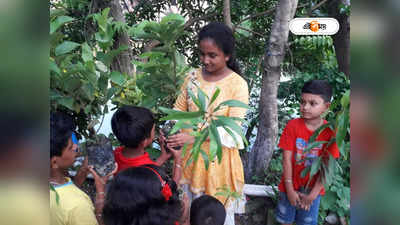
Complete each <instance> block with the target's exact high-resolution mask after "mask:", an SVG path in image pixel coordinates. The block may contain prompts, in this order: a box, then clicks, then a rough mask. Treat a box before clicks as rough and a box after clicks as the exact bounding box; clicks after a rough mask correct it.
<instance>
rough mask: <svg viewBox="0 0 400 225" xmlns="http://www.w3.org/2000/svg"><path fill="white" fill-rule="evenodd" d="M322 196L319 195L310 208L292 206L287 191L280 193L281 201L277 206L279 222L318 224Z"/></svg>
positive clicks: (306, 224)
mask: <svg viewBox="0 0 400 225" xmlns="http://www.w3.org/2000/svg"><path fill="white" fill-rule="evenodd" d="M320 199H321V196H320V195H318V197H317V198H316V199H314V201H313V202H312V204H311V206H310V210H308V211H306V210H303V209H301V208H297V207H295V206H292V205H291V204H290V202H289V199H288V198H287V195H286V193H284V192H280V193H279V202H278V206H277V207H276V220H277V221H278V222H279V223H283V224H288V223H293V222H296V225H316V224H318V209H319V202H320Z"/></svg>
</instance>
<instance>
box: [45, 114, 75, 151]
mask: <svg viewBox="0 0 400 225" xmlns="http://www.w3.org/2000/svg"><path fill="white" fill-rule="evenodd" d="M74 130H75V124H74V121H73V119H72V117H71V116H69V115H68V114H66V113H62V112H51V113H50V158H52V157H53V156H61V155H62V150H63V149H64V148H65V147H67V145H68V140H69V139H70V138H71V135H72V132H73V131H74Z"/></svg>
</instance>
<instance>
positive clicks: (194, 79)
mask: <svg viewBox="0 0 400 225" xmlns="http://www.w3.org/2000/svg"><path fill="white" fill-rule="evenodd" d="M197 87H200V89H201V90H202V91H204V92H205V93H206V94H207V96H208V97H209V98H211V97H212V95H213V93H214V92H215V90H216V89H217V87H218V88H219V89H220V94H219V96H218V97H217V99H216V100H215V101H214V102H213V104H212V105H211V106H210V107H209V112H212V111H213V110H214V108H215V107H216V106H218V105H219V104H220V103H221V102H223V101H226V100H231V99H234V100H239V101H241V102H243V103H245V104H248V101H249V93H248V87H247V82H246V81H245V80H244V79H243V78H242V77H241V76H240V75H238V74H237V73H235V72H232V73H231V74H230V75H228V76H226V77H225V78H223V79H221V80H219V81H216V82H208V81H206V80H204V79H203V77H202V70H201V69H197V70H195V71H193V72H190V73H189V74H188V76H187V77H186V78H185V81H184V83H183V85H182V89H181V93H180V95H179V96H178V98H177V100H176V102H175V105H174V109H176V110H180V111H188V112H192V111H197V110H198V108H197V106H196V105H195V104H194V102H193V101H192V100H191V98H190V96H189V95H188V89H191V90H192V91H193V93H194V94H195V95H196V96H197ZM245 113H246V109H244V108H238V107H223V108H221V110H219V111H218V112H217V115H223V116H229V117H240V118H244V116H245ZM183 132H189V131H187V130H186V131H183ZM218 132H219V135H220V137H221V143H222V145H223V146H222V161H221V163H220V164H219V163H218V160H217V159H215V160H214V161H213V162H210V165H209V168H208V170H206V169H205V166H204V161H203V158H202V157H199V158H198V160H197V162H192V163H191V164H190V165H189V166H188V167H185V165H186V162H187V160H188V159H189V156H190V154H185V157H184V158H183V163H182V165H183V166H182V168H183V172H182V178H181V181H180V184H182V185H183V186H184V187H185V186H186V188H188V189H189V191H190V192H191V193H190V194H192V195H193V196H199V195H202V194H208V195H212V196H214V197H216V198H217V199H218V200H220V201H221V202H222V203H225V202H226V197H224V196H220V195H218V196H216V195H215V194H216V193H217V192H218V191H219V190H217V189H218V188H222V187H224V186H225V187H227V188H229V189H230V191H235V192H237V193H239V194H241V193H242V189H243V185H244V175H243V165H242V161H241V159H240V156H239V150H238V149H240V148H243V143H242V142H241V141H239V145H238V144H236V142H235V141H234V140H233V139H232V138H231V137H230V136H229V135H228V133H226V131H224V129H223V128H222V129H218ZM236 139H237V140H240V138H239V139H238V138H236ZM209 147H210V142H209V141H205V142H204V143H203V145H202V146H201V149H203V150H204V151H205V152H206V153H207V154H208V152H209ZM191 148H192V145H189V146H188V149H187V153H189V152H190V149H191ZM189 198H190V197H189ZM229 204H230V202H229V201H228V202H227V204H225V207H227V208H229Z"/></svg>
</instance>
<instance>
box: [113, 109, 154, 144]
mask: <svg viewBox="0 0 400 225" xmlns="http://www.w3.org/2000/svg"><path fill="white" fill-rule="evenodd" d="M153 125H154V117H153V113H152V112H151V111H150V110H149V109H147V108H143V107H137V106H123V107H121V108H119V109H118V110H117V111H116V112H115V113H114V115H113V116H112V118H111V128H112V131H113V133H114V135H115V137H117V139H118V141H119V142H120V143H121V144H122V145H124V146H125V147H128V148H136V147H137V146H139V144H140V143H141V142H142V141H143V140H144V139H146V138H149V137H150V135H151V130H152V129H153Z"/></svg>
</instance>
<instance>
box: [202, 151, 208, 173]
mask: <svg viewBox="0 0 400 225" xmlns="http://www.w3.org/2000/svg"><path fill="white" fill-rule="evenodd" d="M200 153H201V157H203V160H204V166H205V167H206V170H208V167H209V164H210V161H209V160H208V156H207V153H206V152H205V151H204V150H203V149H200Z"/></svg>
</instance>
